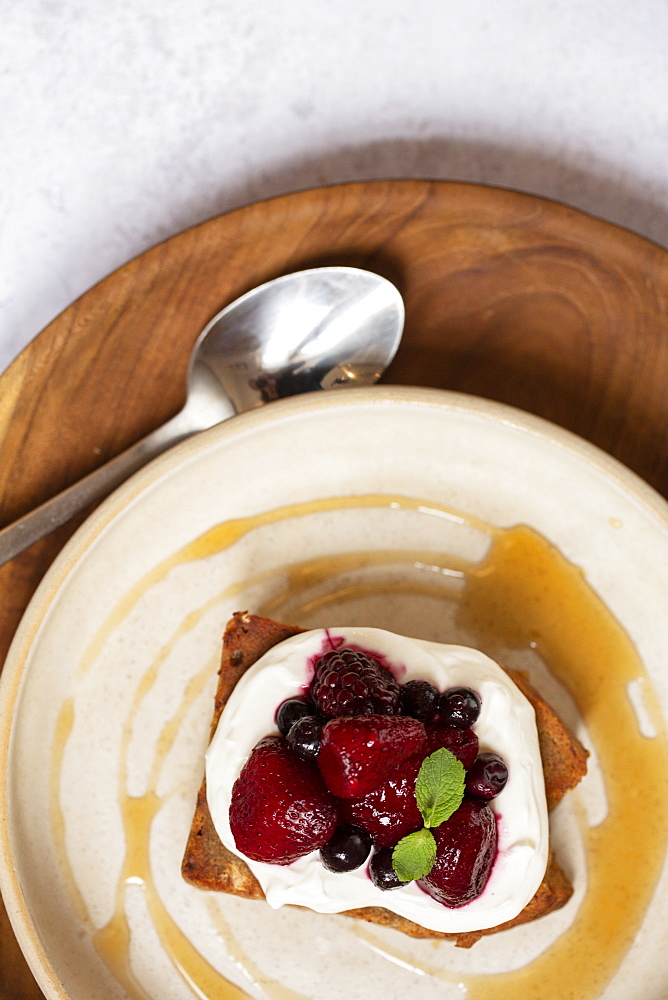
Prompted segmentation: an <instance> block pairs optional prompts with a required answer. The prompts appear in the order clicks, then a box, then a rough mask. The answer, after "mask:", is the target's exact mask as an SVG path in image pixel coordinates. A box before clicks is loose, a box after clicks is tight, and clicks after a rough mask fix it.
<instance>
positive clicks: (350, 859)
mask: <svg viewBox="0 0 668 1000" xmlns="http://www.w3.org/2000/svg"><path fill="white" fill-rule="evenodd" d="M371 843H372V842H371V834H370V833H369V832H368V831H367V830H363V829H362V827H360V826H354V825H352V824H351V823H343V824H342V825H341V826H337V828H336V830H335V831H334V836H333V837H332V839H331V840H328V841H327V843H326V844H325V846H324V847H321V848H320V860H321V861H322V863H323V865H324V866H325V868H327V869H329V871H330V872H352V871H354V870H355V868H359V867H360V865H363V864H364V862H365V861H366V859H367V858H368V857H369V853H370V851H371Z"/></svg>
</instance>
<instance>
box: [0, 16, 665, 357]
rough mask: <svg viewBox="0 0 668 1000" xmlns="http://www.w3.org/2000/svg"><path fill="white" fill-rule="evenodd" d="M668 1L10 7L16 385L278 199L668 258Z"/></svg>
mask: <svg viewBox="0 0 668 1000" xmlns="http://www.w3.org/2000/svg"><path fill="white" fill-rule="evenodd" d="M667 52H668V0H635V2H634V3H628V0H624V2H622V0H0V57H1V58H0V174H1V183H0V220H1V228H0V370H2V369H4V368H5V367H6V365H7V364H8V363H9V362H10V361H11V359H12V357H13V356H14V355H15V354H16V353H17V352H18V351H19V350H20V349H21V348H22V347H23V346H24V345H25V344H26V343H27V342H28V340H30V338H31V337H33V336H34V335H35V334H36V333H37V332H38V331H39V330H40V329H41V328H42V327H43V326H44V325H46V323H48V322H49V321H50V320H51V319H52V318H53V317H54V316H55V315H57V314H58V313H59V312H60V311H61V310H62V309H64V308H65V307H66V306H67V305H68V304H69V303H70V302H71V301H72V299H74V298H75V297H76V296H78V295H79V294H80V293H81V292H83V291H85V289H86V288H88V287H90V285H92V284H94V283H95V282H96V281H98V280H99V279H100V278H102V277H104V275H106V274H107V273H108V272H109V271H111V270H113V269H114V268H116V267H118V266H119V265H120V264H122V263H123V262H124V261H126V260H127V259H129V258H131V257H133V256H135V255H136V254H138V253H140V252H141V251H143V250H145V249H146V248H148V247H149V246H151V245H153V244H154V243H156V242H158V241H160V240H162V239H163V238H165V237H167V236H170V235H172V234H174V233H175V232H178V231H179V230H181V229H183V228H185V227H187V226H190V225H192V224H194V223H196V222H200V221H201V220H203V219H205V218H208V217H210V216H212V215H216V214H218V213H219V212H222V211H224V210H226V209H229V208H232V207H236V206H238V205H241V204H244V203H246V202H249V201H253V200H255V199H257V198H261V197H266V196H270V195H274V194H279V193H282V192H285V191H289V190H295V189H298V188H303V187H309V186H312V185H317V184H321V183H325V182H335V181H342V180H354V179H368V178H381V177H425V176H429V177H438V178H454V179H463V180H473V181H485V182H488V183H492V184H501V185H506V186H510V187H515V188H520V189H523V190H527V191H531V192H534V193H537V194H541V195H545V196H548V197H553V198H557V199H560V200H563V201H566V202H568V203H570V204H572V205H574V206H576V207H579V208H583V209H585V210H587V211H590V212H593V213H594V214H597V215H601V216H603V217H605V218H607V219H609V220H612V221H613V222H617V223H620V224H622V225H625V226H628V227H629V228H632V229H635V230H636V231H638V232H640V233H642V234H644V235H646V236H648V237H650V238H652V239H654V240H656V241H658V242H660V243H662V244H664V245H666V244H668V56H667Z"/></svg>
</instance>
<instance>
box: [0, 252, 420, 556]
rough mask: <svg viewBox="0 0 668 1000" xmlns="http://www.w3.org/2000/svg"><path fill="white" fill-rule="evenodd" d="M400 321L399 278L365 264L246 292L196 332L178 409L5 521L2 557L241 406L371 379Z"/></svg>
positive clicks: (308, 273) (315, 271)
mask: <svg viewBox="0 0 668 1000" xmlns="http://www.w3.org/2000/svg"><path fill="white" fill-rule="evenodd" d="M403 323H404V305H403V300H402V298H401V295H400V294H399V292H398V290H397V289H396V288H395V286H394V285H393V284H392V283H391V282H389V281H387V280H386V279H385V278H382V277H381V276H380V275H378V274H375V273H373V272H371V271H365V270H363V269H361V268H354V267H320V268H311V269H309V270H304V271H296V272H294V273H292V274H286V275H282V276H281V277H279V278H275V279H274V280H273V281H268V282H266V283H265V284H263V285H259V286H258V287H257V288H254V289H252V290H251V291H249V292H247V293H246V294H245V295H242V296H241V297H240V298H238V299H236V300H235V301H234V302H232V303H230V304H229V305H227V306H225V308H223V309H222V310H221V311H220V312H219V313H217V314H216V315H215V316H214V317H213V319H212V320H211V321H210V322H209V323H208V324H207V325H206V327H205V328H204V330H202V333H201V334H200V336H199V337H198V339H197V341H196V343H195V346H194V348H193V351H192V354H191V358H190V365H189V369H188V392H187V397H186V403H185V406H184V407H183V409H182V410H181V412H180V413H177V415H176V416H175V417H172V419H171V420H168V421H167V423H165V424H163V425H162V426H161V427H158V428H157V429H156V430H154V431H152V432H151V433H150V434H149V435H147V437H145V438H142V439H141V441H138V442H137V443H136V444H134V445H132V446H131V447H130V448H128V449H127V450H126V451H124V452H122V453H121V454H120V455H117V456H116V457H115V458H113V459H111V461H109V462H107V463H106V464H105V465H103V466H101V467H100V468H99V469H96V470H95V471H94V472H91V473H90V474H89V475H88V476H86V477H85V478H84V479H81V480H80V481H79V482H78V483H75V484H74V485H72V486H70V487H69V488H68V489H66V490H64V491H63V492H62V493H59V494H58V495H57V496H55V497H53V498H52V499H51V500H47V501H46V503H43V504H42V505H41V506H40V507H37V508H36V509H35V510H33V511H31V512H30V513H29V514H26V515H24V517H22V518H21V519H20V520H18V521H15V522H14V523H13V524H11V525H9V526H8V527H6V528H3V529H2V531H0V565H3V564H4V563H6V562H9V560H10V559H13V558H14V556H15V555H18V553H19V552H22V551H23V550H24V549H26V548H27V547H28V546H29V545H32V543H33V542H36V541H37V540H38V539H40V538H43V537H44V536H45V535H47V534H49V532H51V531H53V530H54V529H55V528H57V527H58V526H59V525H61V524H64V523H65V522H66V521H68V520H69V519H70V518H71V517H73V516H74V515H75V514H77V513H79V512H80V511H82V510H84V509H85V508H86V507H88V506H89V505H90V504H91V503H94V502H96V501H99V500H101V499H102V498H103V497H105V496H107V495H108V494H109V493H111V491H112V490H114V489H115V488H116V487H117V486H119V485H120V484H121V483H122V482H124V480H125V479H127V478H128V477H129V476H130V475H132V474H133V473H134V472H136V471H137V470H138V469H140V468H141V467H142V466H143V465H145V464H146V463H147V462H148V461H150V460H151V459H152V458H155V457H156V456H157V455H159V454H161V453H162V452H163V451H166V449H167V448H170V447H171V446H172V445H174V444H176V443H177V442H179V441H182V440H183V439H184V438H186V437H189V436H190V435H192V434H195V433H197V432H198V431H202V430H206V429H207V428H208V427H213V426H214V424H217V423H220V421H221V420H226V419H227V418H229V417H232V416H234V415H235V413H243V412H244V411H245V410H250V409H253V408H255V407H257V406H262V405H263V404H264V403H268V402H271V401H272V400H275V399H281V398H283V397H285V396H292V395H295V394H297V393H301V392H311V391H314V390H320V389H335V388H342V387H345V386H353V385H357V386H368V385H372V384H373V383H374V382H376V381H377V380H378V379H379V378H380V376H381V375H382V373H383V371H384V370H385V368H386V367H387V365H388V364H389V363H390V361H391V360H392V358H393V357H394V355H395V353H396V351H397V348H398V346H399V341H400V340H401V334H402V331H403Z"/></svg>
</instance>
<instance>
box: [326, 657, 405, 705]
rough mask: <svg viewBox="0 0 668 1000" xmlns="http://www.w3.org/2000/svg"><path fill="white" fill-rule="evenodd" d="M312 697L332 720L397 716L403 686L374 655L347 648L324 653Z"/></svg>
mask: <svg viewBox="0 0 668 1000" xmlns="http://www.w3.org/2000/svg"><path fill="white" fill-rule="evenodd" d="M309 696H310V698H311V699H312V700H313V701H314V702H315V703H316V705H317V706H318V708H319V710H320V712H321V713H322V714H323V715H324V716H326V717H327V718H329V719H334V718H336V717H338V716H342V715H394V714H396V713H397V712H398V710H399V697H400V691H399V685H398V684H397V682H396V681H395V679H394V677H393V676H392V674H391V673H390V672H389V670H386V669H385V667H383V666H381V664H380V663H379V662H378V660H377V659H375V657H374V656H372V655H371V654H370V653H364V652H362V651H361V650H357V649H350V648H349V647H344V648H342V649H332V650H329V652H327V653H324V654H323V655H322V656H321V657H319V659H318V660H316V662H315V665H314V675H313V680H312V681H311V686H310V688H309Z"/></svg>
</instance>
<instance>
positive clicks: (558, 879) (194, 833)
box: [181, 613, 588, 948]
mask: <svg viewBox="0 0 668 1000" xmlns="http://www.w3.org/2000/svg"><path fill="white" fill-rule="evenodd" d="M302 631H303V629H300V628H297V627H296V626H293V625H283V624H281V623H280V622H275V621H272V620H271V619H269V618H261V617H259V616H258V615H250V614H248V613H237V614H235V615H234V616H233V618H232V619H231V620H230V622H229V624H228V626H227V629H226V631H225V636H224V639H223V654H222V661H221V665H220V670H219V678H218V689H217V691H216V697H215V704H214V712H213V720H212V723H211V735H212V736H213V733H214V732H215V730H216V726H217V725H218V720H219V718H220V714H221V712H222V711H223V708H224V707H225V705H226V703H227V699H228V698H229V696H230V694H231V692H232V691H233V689H234V687H235V685H236V684H237V682H238V680H239V678H240V677H241V676H242V674H243V673H244V672H245V671H246V670H248V668H249V667H251V666H252V665H253V664H254V663H255V662H256V660H258V659H259V658H260V657H261V656H263V655H264V653H266V652H267V650H269V649H271V648H272V646H275V645H276V644H277V643H279V642H282V641H283V640H284V639H288V638H290V637H291V636H293V635H297V634H298V633H299V632H302ZM507 672H508V674H509V675H510V676H511V677H512V679H513V680H514V681H515V683H516V684H517V686H518V687H519V688H520V690H521V691H522V692H523V694H524V695H525V696H526V698H528V700H529V701H530V702H531V704H532V705H533V707H534V710H535V712H536V723H537V728H538V737H539V741H540V749H541V755H542V760H543V771H544V774H545V789H546V793H547V801H548V807H549V808H553V807H554V806H555V805H556V804H557V803H558V802H559V801H560V800H561V799H562V798H563V796H564V795H565V794H566V792H567V791H569V789H571V788H574V787H575V785H577V783H578V782H579V781H580V779H581V778H582V777H583V775H584V774H585V772H586V769H587V756H588V754H587V751H586V750H585V749H584V747H583V746H582V745H581V744H580V743H579V741H578V740H577V739H576V738H575V736H574V735H573V734H572V733H571V732H570V731H569V730H568V728H567V727H566V726H565V725H564V724H563V722H561V720H560V719H559V718H558V716H557V715H556V714H555V713H554V712H553V711H552V709H551V708H550V707H549V705H547V704H546V703H545V701H543V699H542V698H541V696H540V695H539V694H538V692H537V691H536V690H535V688H534V687H533V686H532V685H531V684H530V683H529V681H528V679H527V677H526V675H525V674H523V673H521V672H520V671H515V670H508V671H507ZM181 870H182V874H183V877H184V879H185V880H186V881H187V882H190V883H192V884H193V885H196V886H198V887H199V888H202V889H213V890H217V891H220V892H228V893H231V894H232V895H235V896H243V897H245V898H247V899H263V898H264V894H263V892H262V889H261V887H260V884H259V882H258V881H257V879H256V878H255V876H254V875H253V874H252V872H251V871H250V869H249V868H248V866H247V865H246V864H245V862H244V861H242V860H241V858H239V857H237V855H236V854H233V853H232V852H231V851H228V850H227V848H226V847H225V846H224V845H223V844H222V843H221V842H220V840H219V838H218V834H217V833H216V831H215V828H214V825H213V822H212V820H211V815H210V813H209V807H208V805H207V799H206V782H205V781H202V785H201V787H200V790H199V793H198V796H197V805H196V807H195V814H194V817H193V821H192V825H191V829H190V835H189V837H188V843H187V845H186V850H185V854H184V858H183V864H182V868H181ZM572 892H573V888H572V886H571V884H570V882H569V881H568V879H567V878H566V876H565V875H564V873H563V872H562V871H561V869H560V868H559V866H558V865H557V863H556V861H555V860H554V858H553V857H552V855H550V859H549V862H548V866H547V871H546V872H545V877H544V878H543V882H542V883H541V885H540V887H539V888H538V891H537V892H536V895H535V896H534V897H533V899H532V900H531V901H530V902H529V903H528V904H527V906H526V907H525V908H524V909H523V910H522V912H521V913H520V914H518V916H517V917H515V918H514V919H513V920H509V921H507V922H506V923H504V924H499V925H498V926H497V927H491V928H488V929H487V930H483V931H474V932H469V933H466V934H442V933H439V932H437V931H431V930H428V929H426V928H424V927H421V926H420V925H419V924H416V923H414V922H413V921H411V920H407V919H405V918H404V917H399V916H396V915H395V914H394V913H391V912H390V911H389V910H386V909H384V908H383V907H380V906H368V907H363V908H362V909H357V910H349V911H347V915H348V916H351V917H358V918H360V919H362V920H368V921H370V922H372V923H376V924H380V925H382V926H384V927H393V928H394V929H396V930H400V931H403V933H404V934H408V935H410V936H411V937H423V938H450V939H454V940H455V941H456V944H457V945H459V946H460V947H464V948H469V947H470V946H471V945H472V944H475V942H476V941H477V940H478V939H479V938H480V937H482V935H483V934H491V933H494V932H496V931H500V930H505V929H507V928H508V927H514V926H515V925H516V924H521V923H525V922H527V921H529V920H535V919H536V918H537V917H541V916H543V915H545V914H547V913H551V912H552V911H553V910H556V909H559V907H561V906H563V905H564V903H566V902H567V901H568V899H569V898H570V896H571V895H572Z"/></svg>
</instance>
